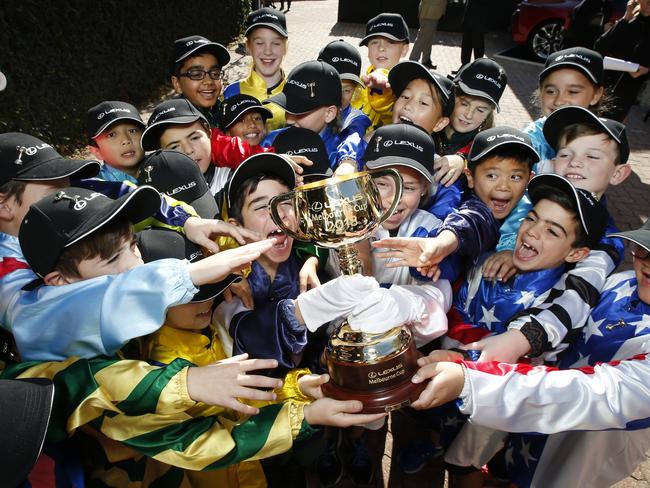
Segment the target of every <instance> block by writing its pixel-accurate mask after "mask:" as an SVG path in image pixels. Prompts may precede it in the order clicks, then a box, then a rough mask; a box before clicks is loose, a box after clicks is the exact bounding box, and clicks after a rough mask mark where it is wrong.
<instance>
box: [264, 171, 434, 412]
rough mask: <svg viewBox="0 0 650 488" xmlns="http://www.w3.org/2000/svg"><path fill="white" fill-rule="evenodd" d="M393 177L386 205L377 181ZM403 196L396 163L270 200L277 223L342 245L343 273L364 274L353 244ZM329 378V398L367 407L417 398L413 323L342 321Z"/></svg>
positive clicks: (301, 235)
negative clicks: (373, 325) (389, 325)
mask: <svg viewBox="0 0 650 488" xmlns="http://www.w3.org/2000/svg"><path fill="white" fill-rule="evenodd" d="M381 176H387V177H390V178H392V179H393V181H394V183H395V195H394V197H393V202H392V204H391V206H390V208H388V209H387V210H385V211H382V203H381V197H380V195H379V190H378V189H377V186H376V185H375V183H374V179H376V178H378V177H381ZM401 196H402V179H401V177H400V175H399V173H398V172H397V171H395V170H393V169H383V170H376V171H368V172H360V173H353V174H349V175H344V176H334V177H332V178H327V179H323V180H319V181H316V182H313V183H309V184H306V185H303V186H299V187H296V188H295V189H294V190H293V191H290V192H288V193H283V194H281V195H278V196H276V197H273V198H272V199H271V201H270V207H271V216H272V217H273V221H274V222H275V223H276V224H277V225H278V227H280V228H281V229H282V230H283V231H284V232H286V233H287V234H289V235H290V236H291V237H293V238H294V239H298V240H300V241H307V242H312V243H314V244H316V245H318V246H321V247H325V248H330V249H336V251H337V253H338V256H339V261H340V267H341V271H342V273H343V274H344V275H353V274H355V273H362V271H363V268H362V265H361V262H360V260H359V258H358V256H357V251H356V249H355V248H354V247H353V244H355V243H357V242H359V241H362V240H363V239H366V238H368V237H370V235H371V234H372V233H373V231H374V230H375V229H376V228H377V227H379V225H380V224H381V223H382V222H383V221H384V220H386V219H387V218H389V217H390V216H391V215H392V213H393V212H394V211H395V208H396V207H397V204H398V203H399V200H400V198H401ZM279 205H290V206H291V207H293V211H294V213H295V215H296V220H297V222H298V225H297V229H296V230H293V229H288V228H287V227H286V225H285V224H284V223H283V222H282V219H281V218H280V215H279V214H278V206H279ZM325 358H326V360H327V369H328V370H329V374H330V378H331V379H330V381H329V382H328V383H326V384H325V385H323V391H324V392H325V394H326V395H327V396H329V397H332V398H336V399H338V400H350V399H356V400H361V401H362V402H363V405H364V409H363V412H364V413H379V412H388V411H391V410H396V409H398V408H401V407H403V406H406V405H408V404H410V403H411V402H412V401H414V400H416V399H417V398H418V396H419V395H420V392H421V391H422V389H423V386H424V385H423V384H418V385H416V384H413V383H411V377H412V376H413V374H414V373H415V372H416V371H417V363H416V361H417V358H418V353H417V349H416V347H415V342H414V341H413V337H412V334H411V332H410V331H409V329H408V328H406V327H405V326H404V325H401V326H398V327H395V328H393V329H391V330H388V331H386V332H384V333H381V334H371V333H366V332H361V331H355V330H352V329H351V328H350V326H349V325H348V324H347V321H344V322H343V323H342V324H341V325H340V326H339V327H338V328H337V329H336V330H335V331H334V333H332V335H331V336H330V339H329V342H328V345H327V348H326V350H325Z"/></svg>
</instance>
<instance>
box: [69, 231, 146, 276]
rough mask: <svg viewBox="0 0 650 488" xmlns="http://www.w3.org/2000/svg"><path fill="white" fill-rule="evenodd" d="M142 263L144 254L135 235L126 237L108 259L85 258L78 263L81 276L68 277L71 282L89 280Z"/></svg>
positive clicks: (120, 271) (126, 269)
mask: <svg viewBox="0 0 650 488" xmlns="http://www.w3.org/2000/svg"><path fill="white" fill-rule="evenodd" d="M141 264H142V256H140V250H139V249H138V246H137V243H136V238H135V236H134V235H133V236H131V237H129V238H128V239H124V240H123V241H122V243H121V244H120V247H119V248H118V249H117V251H116V252H115V254H113V255H112V256H111V257H110V258H108V259H102V258H100V257H98V256H97V257H94V258H92V259H84V260H83V261H80V262H79V264H78V265H77V271H78V272H79V275H80V277H79V278H77V277H75V278H68V281H69V282H73V281H83V280H89V279H91V278H96V277H98V276H107V275H115V274H120V273H123V272H124V271H128V270H130V269H133V268H135V267H136V266H139V265H141Z"/></svg>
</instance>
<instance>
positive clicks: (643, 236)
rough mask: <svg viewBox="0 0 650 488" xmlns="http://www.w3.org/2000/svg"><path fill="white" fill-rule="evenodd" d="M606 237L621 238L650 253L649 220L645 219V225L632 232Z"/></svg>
mask: <svg viewBox="0 0 650 488" xmlns="http://www.w3.org/2000/svg"><path fill="white" fill-rule="evenodd" d="M607 237H622V238H623V239H627V240H628V241H632V242H633V243H634V244H636V245H638V246H641V247H642V248H644V249H645V250H646V251H650V219H647V220H646V221H645V223H644V224H643V225H642V226H641V227H639V228H638V229H634V230H627V231H625V232H615V233H613V234H608V235H607Z"/></svg>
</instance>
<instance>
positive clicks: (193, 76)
mask: <svg viewBox="0 0 650 488" xmlns="http://www.w3.org/2000/svg"><path fill="white" fill-rule="evenodd" d="M180 75H181V76H185V77H187V78H189V79H190V80H194V81H201V80H202V79H203V78H205V75H208V76H209V77H210V78H211V79H213V80H215V81H216V80H221V79H222V78H223V71H221V69H220V68H212V69H209V70H208V71H205V70H203V69H198V68H197V69H190V70H187V71H186V72H185V73H180Z"/></svg>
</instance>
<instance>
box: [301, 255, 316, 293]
mask: <svg viewBox="0 0 650 488" xmlns="http://www.w3.org/2000/svg"><path fill="white" fill-rule="evenodd" d="M317 270H318V258H317V257H316V256H310V257H309V258H307V260H306V261H305V264H303V265H302V268H300V273H298V279H299V280H300V293H304V292H306V291H307V290H309V289H311V288H316V287H317V286H319V285H320V280H319V279H318V273H317Z"/></svg>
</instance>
